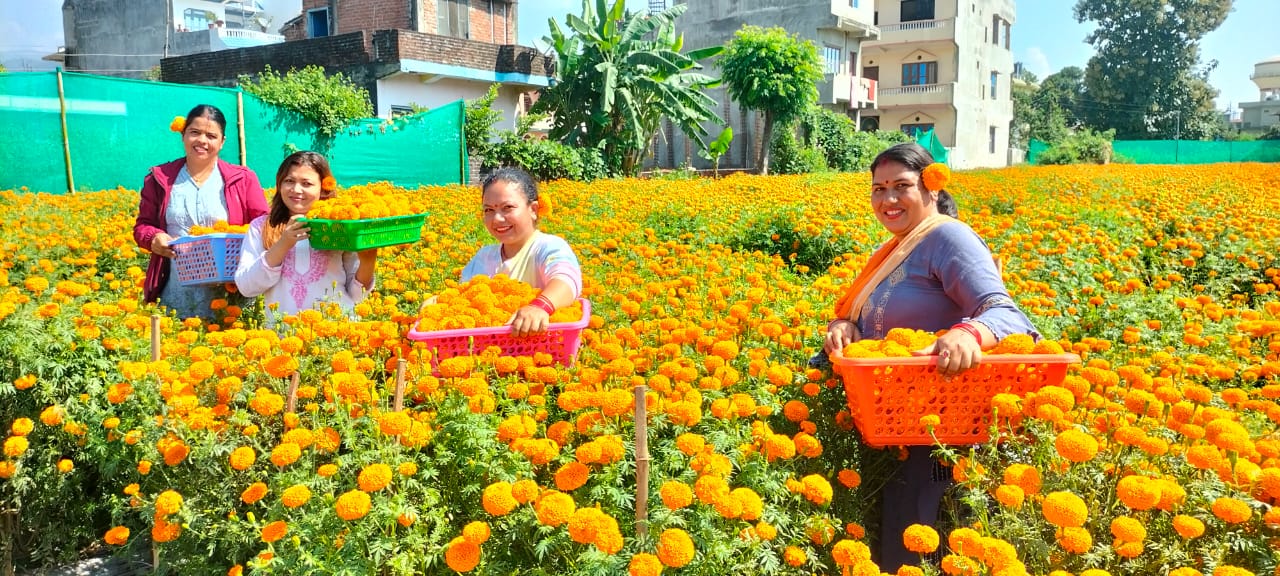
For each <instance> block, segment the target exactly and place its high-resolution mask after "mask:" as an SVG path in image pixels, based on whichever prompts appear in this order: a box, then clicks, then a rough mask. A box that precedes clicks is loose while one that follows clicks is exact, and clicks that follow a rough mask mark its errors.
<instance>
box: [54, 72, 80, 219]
mask: <svg viewBox="0 0 1280 576" xmlns="http://www.w3.org/2000/svg"><path fill="white" fill-rule="evenodd" d="M58 107H59V108H60V109H61V110H62V112H61V115H62V160H63V162H65V163H66V165H67V194H72V193H74V192H75V191H76V179H75V177H74V176H72V174H71V140H70V139H69V138H68V137H67V93H66V91H65V90H63V88H62V68H61V67H59V68H58Z"/></svg>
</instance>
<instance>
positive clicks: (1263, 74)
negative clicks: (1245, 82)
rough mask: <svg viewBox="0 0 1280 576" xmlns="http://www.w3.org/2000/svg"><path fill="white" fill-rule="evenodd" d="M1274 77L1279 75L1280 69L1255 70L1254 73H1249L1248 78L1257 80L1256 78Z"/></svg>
mask: <svg viewBox="0 0 1280 576" xmlns="http://www.w3.org/2000/svg"><path fill="white" fill-rule="evenodd" d="M1276 77H1280V70H1266V71H1263V72H1256V73H1254V74H1250V75H1249V79H1250V80H1257V79H1258V78H1276Z"/></svg>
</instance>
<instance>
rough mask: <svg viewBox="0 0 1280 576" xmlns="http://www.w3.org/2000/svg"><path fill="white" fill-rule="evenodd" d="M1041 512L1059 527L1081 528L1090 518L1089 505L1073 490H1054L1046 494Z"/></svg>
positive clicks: (1046, 518)
mask: <svg viewBox="0 0 1280 576" xmlns="http://www.w3.org/2000/svg"><path fill="white" fill-rule="evenodd" d="M1041 513H1042V514H1044V519H1045V520H1048V521H1049V523H1050V524H1053V525H1054V526H1057V527H1059V528H1079V527H1081V526H1084V522H1085V520H1087V519H1088V518H1089V507H1088V506H1086V505H1085V503H1084V500H1081V499H1080V497H1079V496H1076V495H1075V494H1073V493H1071V492H1053V493H1051V494H1049V495H1048V496H1045V499H1044V504H1043V505H1042V506H1041Z"/></svg>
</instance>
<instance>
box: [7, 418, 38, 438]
mask: <svg viewBox="0 0 1280 576" xmlns="http://www.w3.org/2000/svg"><path fill="white" fill-rule="evenodd" d="M33 428H35V424H34V423H32V422H31V419H30V418H18V419H16V420H14V421H13V424H10V425H9V432H10V433H11V434H13V435H14V436H26V435H27V434H30V433H31V430H32V429H33Z"/></svg>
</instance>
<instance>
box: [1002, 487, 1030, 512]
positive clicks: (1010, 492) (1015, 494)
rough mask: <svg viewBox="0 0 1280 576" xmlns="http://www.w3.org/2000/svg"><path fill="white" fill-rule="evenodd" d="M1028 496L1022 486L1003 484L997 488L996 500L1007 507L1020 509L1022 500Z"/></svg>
mask: <svg viewBox="0 0 1280 576" xmlns="http://www.w3.org/2000/svg"><path fill="white" fill-rule="evenodd" d="M1025 498H1026V492H1023V490H1022V487H1020V486H1015V485H1013V484H1001V485H1000V486H999V487H997V488H996V501H998V502H1000V505H1001V506H1004V507H1005V508H1013V509H1015V510H1016V509H1018V508H1021V507H1022V502H1023V500H1024V499H1025Z"/></svg>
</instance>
